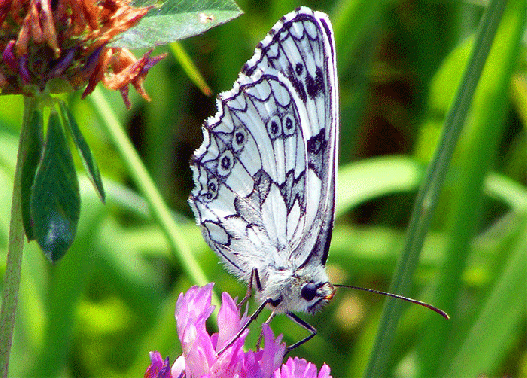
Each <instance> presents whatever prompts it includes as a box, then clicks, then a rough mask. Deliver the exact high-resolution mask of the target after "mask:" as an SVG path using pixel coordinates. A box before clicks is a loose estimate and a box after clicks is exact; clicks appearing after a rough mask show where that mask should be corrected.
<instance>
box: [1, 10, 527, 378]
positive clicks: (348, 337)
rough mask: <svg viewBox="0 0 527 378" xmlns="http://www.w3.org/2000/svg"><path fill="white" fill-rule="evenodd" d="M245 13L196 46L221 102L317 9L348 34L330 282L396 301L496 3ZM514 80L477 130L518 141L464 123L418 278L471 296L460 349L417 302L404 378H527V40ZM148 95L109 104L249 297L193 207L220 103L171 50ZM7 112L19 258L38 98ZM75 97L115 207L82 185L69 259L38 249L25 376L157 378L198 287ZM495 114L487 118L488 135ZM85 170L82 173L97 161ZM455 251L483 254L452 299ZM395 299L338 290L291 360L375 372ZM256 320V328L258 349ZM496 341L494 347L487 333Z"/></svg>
mask: <svg viewBox="0 0 527 378" xmlns="http://www.w3.org/2000/svg"><path fill="white" fill-rule="evenodd" d="M238 4H239V6H240V8H241V9H242V10H243V11H244V12H245V14H244V15H243V16H241V17H239V18H238V19H236V20H234V21H232V22H229V23H227V24H225V25H222V26H220V27H217V28H214V29H212V30H210V31H208V32H206V33H205V34H203V35H200V36H197V37H193V38H190V39H188V40H185V41H183V42H182V43H181V45H182V46H183V48H184V49H185V50H186V52H187V53H188V54H189V56H190V58H191V59H192V60H193V61H194V64H195V65H196V66H197V67H198V69H199V71H200V72H201V74H202V75H203V77H204V78H205V80H206V81H207V84H208V85H209V87H210V88H212V90H213V91H215V92H216V93H219V92H221V91H225V90H229V89H230V88H231V87H232V84H233V82H234V80H235V79H236V77H237V74H238V71H239V69H240V68H241V66H242V65H243V63H244V62H245V61H246V60H247V59H249V58H250V57H251V56H252V53H253V50H254V46H255V45H256V44H257V43H258V42H259V41H260V40H261V39H263V37H264V36H265V34H266V33H267V31H269V29H270V28H271V27H272V25H273V24H274V22H276V20H278V19H279V18H280V17H281V16H282V15H284V14H285V13H287V12H289V11H291V10H292V9H294V8H295V7H297V6H299V5H307V6H310V7H312V8H314V9H317V10H321V11H325V12H326V13H328V14H329V16H330V18H331V19H332V21H333V22H334V27H335V35H336V43H337V60H338V64H339V67H338V69H339V80H340V91H341V93H340V105H341V146H340V148H341V152H340V165H341V170H340V177H339V181H340V182H341V183H343V184H342V185H339V189H338V190H339V193H338V199H339V200H340V199H342V202H339V203H338V209H337V213H338V218H337V221H336V226H335V231H334V236H333V243H332V246H331V250H330V254H329V259H328V271H329V274H330V277H331V279H332V280H333V281H334V282H336V283H343V284H345V283H349V284H353V285H358V286H363V287H371V288H374V289H378V290H387V287H388V285H389V283H390V281H391V278H392V277H391V274H392V272H393V268H394V265H395V262H396V260H397V256H398V254H399V253H400V251H401V248H402V245H403V243H404V237H405V227H406V225H407V222H408V218H409V215H410V212H411V207H412V202H413V199H414V198H415V194H416V191H417V188H418V186H419V184H420V183H421V181H422V180H423V178H424V172H425V167H426V164H427V163H428V161H429V160H430V158H431V156H432V155H433V153H434V149H435V147H436V142H437V140H438V136H439V134H440V132H441V128H442V124H443V121H444V117H445V114H446V112H447V111H448V108H449V106H450V103H451V100H452V97H453V95H454V92H455V89H456V87H457V86H458V85H459V79H460V77H461V75H462V73H463V71H464V67H465V65H466V62H467V57H468V55H469V53H470V48H471V43H472V42H471V40H472V36H473V34H474V33H475V30H476V28H477V25H478V22H479V20H480V17H481V15H482V13H483V8H482V7H481V5H480V4H477V3H476V2H436V1H426V0H417V1H406V0H401V1H389V2H388V1H384V2H383V1H379V2H376V3H375V4H374V5H372V3H371V2H367V1H354V2H351V1H349V0H339V1H337V2H334V1H307V2H304V3H300V2H297V1H270V2H267V3H266V6H265V7H263V6H262V3H261V2H258V1H239V2H238ZM505 22H512V21H510V20H509V21H507V20H506V19H505V20H504V23H505ZM499 42H500V41H497V42H496V43H499ZM164 51H167V52H168V51H170V50H169V48H168V47H159V48H157V49H156V53H161V52H164ZM492 65H493V66H492V69H493V70H495V71H496V72H506V71H507V70H510V67H501V66H500V62H499V61H496V62H493V63H492ZM512 68H513V71H512V78H511V83H512V84H511V86H510V88H511V89H512V90H507V91H506V93H507V94H506V96H504V97H503V96H502V97H503V99H502V101H492V102H485V99H486V98H488V96H492V95H493V92H494V91H495V90H496V88H495V87H494V86H493V85H494V83H493V82H492V79H493V77H488V76H485V75H484V76H483V79H482V80H484V81H482V82H481V83H480V86H479V87H478V92H477V95H476V100H475V101H474V102H475V104H474V108H473V112H472V113H471V115H470V119H469V120H468V121H467V125H469V126H470V125H474V124H477V125H478V127H484V128H488V129H487V131H488V132H489V133H490V132H491V131H492V130H493V128H496V127H498V126H497V123H499V125H500V127H501V128H502V129H503V130H504V131H503V133H502V134H500V135H498V136H496V138H497V143H496V146H497V148H496V151H489V150H486V149H479V150H478V149H477V148H476V149H473V148H472V147H471V149H470V150H466V149H464V147H467V146H473V145H474V144H473V141H471V138H473V137H474V135H476V134H475V130H474V128H471V127H469V126H467V128H466V130H465V131H464V134H463V137H462V140H461V142H460V144H459V146H458V150H457V151H456V155H455V158H454V160H455V162H454V165H453V168H452V171H451V173H450V175H449V177H448V178H447V184H446V187H445V188H444V190H443V196H442V199H441V202H440V204H439V206H438V209H437V212H436V215H435V218H434V222H433V226H432V230H431V231H430V234H429V237H428V238H427V241H426V243H425V248H424V252H423V255H422V259H421V265H420V267H419V270H418V271H417V274H416V275H415V276H414V292H413V293H412V297H414V298H417V299H420V300H425V301H429V302H430V301H432V302H433V298H434V291H435V290H438V291H440V292H450V291H452V292H453V293H456V294H455V295H456V298H455V303H456V305H455V306H456V307H455V308H445V309H444V310H446V311H447V312H452V313H453V314H455V316H454V317H453V319H452V320H451V321H450V323H449V324H447V325H445V326H444V327H447V328H448V332H449V333H448V334H449V337H448V338H447V340H446V341H445V343H444V344H442V345H439V346H435V348H436V349H435V350H429V348H430V345H432V344H433V343H429V344H424V343H426V340H427V339H430V337H431V332H432V335H433V329H430V327H431V326H432V325H433V327H434V329H435V324H436V321H435V320H434V321H432V317H434V316H437V315H435V314H433V313H431V314H428V313H427V312H426V310H425V309H423V308H420V307H418V306H409V307H408V310H407V312H406V315H405V317H404V319H403V321H402V322H401V324H400V325H399V328H398V336H397V338H396V342H395V347H394V351H393V353H392V354H391V360H390V371H391V375H393V376H398V377H407V376H417V375H419V372H420V369H422V368H423V367H422V366H421V365H420V363H421V360H420V358H419V357H420V350H427V351H428V352H429V353H430V355H433V356H441V360H440V361H439V364H440V365H441V366H439V367H437V370H435V372H436V373H439V372H441V373H442V374H445V375H448V376H456V374H460V373H461V372H463V374H468V375H470V376H475V375H478V374H482V375H485V376H526V375H527V349H526V345H527V337H526V333H527V326H526V310H525V308H526V306H525V301H526V299H525V287H526V286H525V280H526V275H525V265H526V261H525V260H526V258H525V256H526V253H525V251H526V250H527V189H526V185H527V158H526V157H527V156H526V148H525V146H526V142H527V141H526V139H527V133H526V131H527V129H526V126H525V125H526V119H525V109H526V108H527V104H526V101H525V98H527V97H526V94H527V85H526V81H525V80H526V77H525V73H526V67H525V49H524V46H522V48H521V50H520V52H519V53H518V56H517V59H516V62H515V65H514V67H512ZM507 72H508V71H507ZM485 80H486V81H485ZM145 88H146V91H147V92H148V93H149V95H150V97H151V98H152V102H150V103H146V102H144V101H143V100H142V99H141V98H140V97H139V96H137V95H136V94H132V95H131V102H132V104H133V107H132V109H131V110H130V111H127V110H126V109H125V107H124V106H123V104H122V100H121V98H120V96H119V94H118V93H107V92H105V93H104V95H105V97H106V99H107V100H108V101H109V102H110V103H111V106H112V108H113V110H114V111H115V112H116V113H117V116H118V118H119V120H120V121H121V122H122V123H123V124H124V125H126V128H127V130H128V132H129V135H130V138H131V140H132V141H133V143H134V145H135V147H136V148H137V150H138V152H139V154H140V155H141V157H142V159H143V161H144V162H145V164H146V166H147V168H148V170H149V172H150V174H151V175H152V177H153V179H154V181H155V182H156V184H157V185H158V187H159V189H160V191H161V193H162V195H163V197H164V198H165V199H166V201H167V203H168V204H169V205H170V207H171V208H172V209H173V210H174V217H175V219H176V221H177V223H178V226H179V227H180V231H181V233H182V234H183V235H185V239H186V242H187V243H188V244H189V245H190V248H191V250H192V251H193V253H195V255H196V256H197V259H198V261H199V262H200V264H201V266H202V269H203V270H204V271H205V274H206V275H207V277H208V279H209V280H210V281H214V282H215V283H216V285H215V288H216V290H217V291H218V292H220V291H228V292H229V293H231V294H232V295H238V297H242V296H243V295H244V294H245V287H244V285H243V284H241V283H239V282H237V281H236V279H235V278H233V277H232V276H230V275H229V274H228V273H226V272H225V271H224V270H223V269H221V268H220V267H219V266H218V259H217V257H216V256H215V255H214V253H213V252H211V251H210V249H209V247H208V246H207V245H206V244H205V242H204V241H203V239H202V237H201V234H200V231H199V229H198V227H197V226H196V225H195V224H194V220H193V219H192V214H191V212H190V209H189V208H188V206H187V204H186V199H187V196H188V194H189V192H190V190H191V188H192V177H191V172H190V168H189V165H188V161H189V158H190V156H191V154H192V152H193V150H194V149H196V148H197V147H198V146H199V145H200V144H201V141H202V135H201V130H200V127H201V124H202V122H203V120H204V119H205V118H206V117H208V116H211V115H213V114H214V113H215V111H216V108H215V106H216V105H215V101H214V98H211V97H207V96H205V95H203V94H202V93H201V92H200V91H199V89H198V88H196V87H195V86H194V85H193V84H192V83H191V81H190V80H189V79H188V76H186V75H185V74H184V73H183V70H182V68H181V66H180V65H179V64H178V62H177V61H176V60H175V59H174V58H173V56H171V57H169V58H167V59H165V60H164V61H163V62H162V63H161V64H159V65H158V66H156V67H155V68H154V69H153V70H151V72H150V73H149V76H148V78H147V80H146V82H145ZM0 101H2V110H1V111H0V183H2V185H3V187H4V188H5V189H4V190H3V191H0V201H1V202H0V203H1V206H0V226H1V233H0V248H1V249H0V251H1V253H2V254H3V255H4V256H5V254H6V250H7V242H8V229H9V227H8V225H9V217H10V213H9V209H10V201H11V199H10V198H11V197H10V190H11V189H10V188H11V187H12V182H13V174H14V164H15V160H16V146H17V139H18V130H19V126H20V124H21V118H22V114H23V109H22V102H23V101H22V99H21V98H19V97H13V96H2V98H1V100H0ZM67 101H68V103H69V105H70V109H71V110H72V112H73V113H74V114H75V117H76V120H77V122H78V124H79V127H80V128H81V129H82V131H83V134H84V135H85V137H86V139H87V142H88V144H89V145H90V147H91V149H92V152H93V154H94V157H95V159H96V160H97V162H98V165H99V167H100V168H101V174H102V175H103V180H104V184H105V189H106V191H107V204H106V205H103V204H101V203H100V201H99V198H98V197H97V194H96V193H95V191H94V190H93V187H92V186H91V185H90V183H89V181H88V179H83V180H81V182H80V190H81V198H82V210H81V219H80V223H79V228H78V231H77V237H76V240H75V242H74V243H73V245H72V247H71V250H70V252H69V253H68V254H67V255H66V256H65V257H64V258H63V260H61V261H60V262H59V263H57V264H56V265H50V264H49V263H48V262H47V261H45V258H44V257H43V255H42V254H41V253H40V252H39V251H38V250H37V246H36V245H35V243H34V242H33V243H30V244H27V248H26V249H25V253H24V266H23V271H22V282H21V293H20V299H19V308H18V313H17V324H16V330H15V339H14V346H13V351H12V357H11V376H58V375H60V376H72V377H75V376H106V377H110V376H142V374H143V373H144V371H145V369H146V367H147V366H148V364H149V357H148V352H149V351H150V350H158V351H160V352H161V354H162V355H164V356H166V355H169V356H170V357H171V360H173V359H174V358H175V357H177V356H178V355H179V354H180V345H179V341H178V339H177V334H176V330H175V321H174V318H173V315H174V308H175V301H176V298H177V296H178V295H179V293H180V292H182V291H185V290H187V289H188V287H189V286H190V285H193V284H194V283H193V282H191V280H190V279H189V278H188V277H187V276H186V274H184V269H183V268H182V267H181V266H180V265H179V263H177V262H176V260H175V259H174V257H173V255H172V254H171V252H170V251H169V247H168V244H167V242H166V239H165V236H164V234H163V232H162V231H161V230H160V228H159V227H158V226H157V225H156V224H155V223H154V221H153V220H152V217H151V216H150V214H149V210H148V206H147V204H146V202H145V201H144V200H143V199H142V198H141V197H140V196H139V195H138V194H137V193H136V189H137V188H136V187H135V185H134V184H133V182H132V180H131V178H130V174H129V173H128V172H127V171H126V169H125V164H124V163H123V162H122V161H121V160H120V158H119V156H118V155H117V153H116V151H115V148H114V146H113V145H112V144H111V143H110V140H109V138H108V136H107V135H106V134H105V132H104V128H102V127H101V126H100V123H101V120H100V118H99V117H98V116H97V112H96V111H95V110H94V108H93V103H91V102H90V101H89V100H88V101H81V100H80V98H79V95H72V96H71V97H70V98H68V99H67ZM476 102H478V103H476ZM481 119H484V120H486V121H485V122H483V123H481V122H480V123H477V122H476V123H474V122H475V121H474V120H481ZM471 122H472V123H471ZM501 125H503V126H501ZM477 132H478V134H481V130H478V131H477ZM483 134H485V131H484V132H483ZM475 145H476V146H477V144H475ZM467 153H470V155H467ZM475 154H476V156H474V155H475ZM472 158H477V159H475V160H472ZM74 159H76V161H75V163H76V164H77V166H78V167H79V168H80V169H82V168H81V167H82V162H81V161H80V160H79V159H78V158H77V157H76V156H74ZM478 159H480V160H481V159H482V160H485V159H487V160H489V159H490V161H487V162H486V163H488V164H489V165H490V167H491V168H490V171H489V174H486V175H485V179H484V182H483V183H482V185H483V191H484V197H483V201H482V203H481V204H477V205H476V204H475V205H474V206H478V208H477V209H476V211H475V214H474V215H473V216H472V217H471V218H470V219H469V220H468V221H466V222H469V223H465V225H466V232H467V233H470V234H469V235H468V237H469V240H470V243H469V244H468V245H466V246H461V245H460V246H459V248H463V250H456V249H455V248H454V249H453V248H452V240H451V239H452V235H453V230H452V226H453V225H457V226H456V227H457V228H458V230H459V219H458V218H457V217H458V216H461V214H459V213H458V212H457V210H456V209H457V207H456V201H459V198H464V199H465V200H467V199H470V197H471V195H472V193H471V192H465V193H463V196H461V197H459V193H458V192H459V190H460V188H461V187H463V188H467V187H470V185H468V186H460V185H461V184H460V183H462V182H463V180H464V178H465V177H470V175H467V173H466V170H467V169H469V168H470V165H469V164H473V161H478ZM460 175H461V176H460ZM344 183H345V184H344ZM469 205H470V203H469ZM461 228H463V229H464V227H461ZM456 253H458V254H463V255H465V254H466V255H467V256H468V257H467V260H466V266H465V267H464V269H463V270H462V276H461V278H460V285H461V287H456V288H452V287H449V285H445V286H444V287H443V286H441V287H437V284H438V279H439V277H440V276H441V269H444V267H443V266H442V265H443V263H444V262H445V261H448V256H447V255H448V254H456ZM4 260H5V258H4ZM386 300H387V299H386V298H383V297H378V296H372V295H370V294H367V293H362V292H352V291H344V290H339V292H338V293H337V295H336V296H335V298H334V300H333V303H331V304H330V305H329V306H328V307H327V308H326V309H325V310H324V311H323V312H322V313H320V314H317V315H315V316H314V317H312V318H308V317H307V316H305V315H301V317H303V318H304V319H306V320H309V322H310V323H311V324H313V325H314V326H315V327H316V328H317V330H318V332H319V334H318V335H317V336H316V337H315V338H314V339H313V340H312V341H310V342H308V343H307V344H305V345H304V346H302V347H301V348H299V349H298V350H295V351H294V352H293V354H297V355H299V356H301V357H304V358H306V359H308V360H310V361H312V362H314V363H316V364H317V366H318V367H320V366H321V364H322V363H323V362H326V363H327V364H328V365H329V366H330V367H331V369H332V374H333V376H334V377H351V376H358V375H361V374H362V372H363V370H364V368H365V365H366V363H367V361H368V357H369V353H370V350H371V345H372V342H373V338H374V336H375V332H376V329H377V324H378V320H379V316H380V312H381V310H382V305H383V303H384V302H385V301H386ZM253 305H254V303H253ZM264 319H265V314H264V316H262V317H261V320H262V321H263V320H264ZM437 321H438V322H439V321H442V320H441V319H440V318H439V319H438V320H437ZM289 322H290V320H288V319H287V318H285V317H277V318H276V319H275V320H273V323H272V328H273V330H274V331H275V333H280V332H283V333H285V335H284V337H285V340H286V341H287V342H288V343H289V344H290V343H293V342H295V341H297V340H299V339H301V338H303V337H304V336H305V330H303V329H302V328H300V327H296V326H295V325H291V324H290V323H289ZM257 326H258V325H257V324H255V325H254V329H255V331H254V332H251V336H252V337H254V342H256V338H257V335H258V332H257V330H256V327H257ZM487 332H488V336H487V337H485V338H483V339H478V338H477V336H478V335H479V334H484V335H485V334H486V333H487ZM482 343H484V344H482ZM481 345H485V348H480V347H481ZM467 356H468V357H470V363H469V364H468V365H470V366H471V367H474V368H478V369H481V370H480V371H477V372H476V373H475V374H472V373H473V371H471V370H463V369H466V368H467V366H464V365H466V364H467V363H465V362H464V361H466V360H465V357H467ZM468 357H467V358H468Z"/></svg>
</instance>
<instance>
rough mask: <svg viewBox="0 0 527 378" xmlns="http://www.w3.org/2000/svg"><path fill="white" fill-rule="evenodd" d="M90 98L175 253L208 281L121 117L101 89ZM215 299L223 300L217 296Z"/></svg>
mask: <svg viewBox="0 0 527 378" xmlns="http://www.w3.org/2000/svg"><path fill="white" fill-rule="evenodd" d="M90 99H91V100H92V101H93V103H94V104H95V109H96V111H97V112H98V113H99V115H100V117H101V119H102V121H103V125H102V126H103V127H105V128H106V130H107V132H108V134H109V136H110V137H111V139H112V141H113V143H114V145H115V147H116V148H117V150H118V152H119V154H120V155H121V158H122V160H123V162H124V164H125V165H126V167H127V168H128V171H129V172H130V174H131V175H132V177H133V180H134V182H135V183H136V185H137V187H138V188H139V190H140V192H141V193H142V194H143V195H144V197H145V200H146V201H147V202H148V204H149V207H150V210H151V211H152V213H153V215H154V218H155V219H156V220H157V222H158V223H159V224H160V225H161V228H162V229H163V231H164V232H165V235H166V236H167V239H168V242H169V244H170V246H171V247H172V251H175V252H176V251H177V253H174V255H175V257H176V259H178V260H179V261H180V263H181V266H182V267H183V269H184V270H185V271H186V272H187V274H188V275H189V277H190V278H191V280H192V282H194V283H195V284H197V285H200V286H203V285H205V284H206V283H207V282H208V280H207V278H206V277H205V274H204V273H203V270H202V269H201V267H200V266H199V264H198V262H197V260H196V258H195V256H194V255H193V254H192V251H191V250H190V248H189V246H188V244H187V243H186V241H185V239H184V238H183V236H182V235H181V233H180V231H179V229H178V226H177V224H176V223H175V222H174V218H173V216H172V214H171V213H170V210H169V209H168V207H167V205H166V203H165V201H164V200H163V198H162V197H161V194H159V191H158V190H157V188H156V186H155V184H154V182H153V181H152V178H151V177H150V175H149V174H148V171H147V170H146V167H145V166H144V164H143V162H142V161H141V158H140V157H139V155H138V154H137V151H136V150H135V148H134V146H133V145H132V143H131V142H130V140H129V139H128V136H127V135H126V133H125V131H124V130H123V128H122V126H121V124H120V123H119V121H118V120H117V118H116V116H115V113H114V111H113V110H112V108H111V107H110V105H109V104H108V102H107V101H106V99H105V98H104V96H103V94H102V93H101V91H100V90H95V91H94V92H93V94H92V95H91V96H90ZM213 299H214V298H213ZM215 302H216V303H220V302H219V301H217V300H216V301H215Z"/></svg>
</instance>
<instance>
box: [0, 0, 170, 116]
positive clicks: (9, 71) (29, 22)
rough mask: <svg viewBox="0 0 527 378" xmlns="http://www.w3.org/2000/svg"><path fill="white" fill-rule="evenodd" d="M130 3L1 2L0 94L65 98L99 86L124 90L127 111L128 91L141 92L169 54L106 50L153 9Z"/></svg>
mask: <svg viewBox="0 0 527 378" xmlns="http://www.w3.org/2000/svg"><path fill="white" fill-rule="evenodd" d="M129 2H130V1H129V0H0V52H1V53H2V55H1V58H0V91H1V93H2V94H16V93H18V94H26V95H31V94H32V93H34V92H35V91H43V90H44V89H45V88H46V86H48V87H47V89H48V90H49V91H51V92H64V91H67V90H76V89H81V88H83V87H85V86H86V88H85V90H84V93H83V97H85V96H87V95H88V94H90V93H91V92H92V91H93V90H94V88H95V86H96V85H97V83H98V82H102V83H103V85H104V86H105V87H107V88H109V89H113V90H119V91H120V92H121V95H122V96H123V99H124V102H125V104H126V106H127V107H130V103H129V101H128V86H129V84H132V85H133V86H134V87H135V89H136V90H137V91H138V92H139V94H140V95H141V96H142V97H143V98H145V99H146V100H149V97H148V95H147V94H146V92H145V91H144V89H143V87H142V83H143V80H144V78H145V76H146V74H147V72H148V70H149V69H150V68H151V67H152V66H153V65H154V64H156V63H157V62H158V61H159V60H161V59H162V58H164V57H165V56H166V54H163V55H161V56H158V57H154V58H151V57H150V54H151V51H149V52H147V53H146V54H145V55H144V56H143V57H142V58H141V59H137V58H135V57H134V55H133V54H132V53H131V52H130V51H129V50H128V49H125V48H111V47H106V46H107V44H108V42H110V41H111V40H112V39H113V38H114V37H115V36H117V35H118V34H120V33H122V32H124V31H126V30H127V29H129V28H131V27H133V26H134V25H136V24H137V23H138V22H139V20H140V19H141V18H142V17H143V16H144V15H146V13H147V12H148V11H149V10H150V9H151V7H143V8H136V7H132V6H130V5H128V4H129Z"/></svg>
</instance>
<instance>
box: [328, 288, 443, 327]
mask: <svg viewBox="0 0 527 378" xmlns="http://www.w3.org/2000/svg"><path fill="white" fill-rule="evenodd" d="M333 286H336V287H347V288H348V289H356V290H362V291H367V292H370V293H375V294H380V295H386V296H388V297H392V298H397V299H402V300H403V301H406V302H410V303H415V304H417V305H419V306H423V307H426V308H428V309H430V310H432V311H435V312H437V313H438V314H439V315H441V316H442V317H443V318H445V319H446V320H449V319H450V316H448V314H447V313H446V312H445V311H443V310H441V309H439V308H437V307H435V306H432V305H431V304H429V303H426V302H422V301H418V300H417V299H412V298H408V297H404V296H402V295H399V294H393V293H387V292H385V291H379V290H374V289H366V288H365V287H359V286H352V285H336V284H333Z"/></svg>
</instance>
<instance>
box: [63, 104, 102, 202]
mask: <svg viewBox="0 0 527 378" xmlns="http://www.w3.org/2000/svg"><path fill="white" fill-rule="evenodd" d="M60 111H61V113H62V119H63V120H64V124H65V126H66V127H67V129H68V130H69V131H70V133H71V136H72V137H73V141H74V142H75V146H76V147H77V150H78V151H79V154H80V156H81V158H82V162H83V163H84V167H85V168H86V171H87V172H88V177H89V178H90V181H91V182H92V184H93V186H94V187H95V190H96V191H97V194H99V197H100V198H101V201H102V202H104V200H105V194H104V188H103V185H102V179H101V174H100V173H99V167H98V166H97V162H96V161H95V159H94V158H93V155H92V153H91V150H90V147H89V146H88V143H86V140H85V139H84V137H83V136H82V133H81V131H80V129H79V126H78V125H77V122H76V121H75V118H74V117H73V114H71V112H70V111H69V109H68V108H67V106H66V104H65V103H64V102H60Z"/></svg>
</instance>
